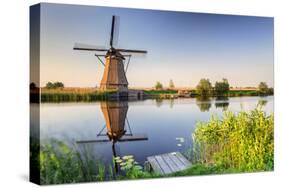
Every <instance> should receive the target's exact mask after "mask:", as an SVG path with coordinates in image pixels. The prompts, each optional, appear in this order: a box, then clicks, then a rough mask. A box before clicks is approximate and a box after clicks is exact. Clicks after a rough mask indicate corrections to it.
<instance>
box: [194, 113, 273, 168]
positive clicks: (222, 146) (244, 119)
mask: <svg viewBox="0 0 281 188" xmlns="http://www.w3.org/2000/svg"><path fill="white" fill-rule="evenodd" d="M273 130H274V119H273V114H271V115H269V116H268V115H266V114H265V112H263V111H262V110H261V109H255V110H253V111H251V112H239V113H238V114H234V113H232V112H226V113H225V114H224V116H223V118H222V119H219V118H218V117H212V119H211V120H210V121H209V122H202V123H199V124H198V125H197V128H196V130H195V132H194V135H193V137H194V148H193V160H194V161H196V163H199V164H205V165H215V166H216V167H218V168H220V169H223V170H225V171H228V170H232V171H235V172H256V171H268V170H273V167H274V163H273V161H274V139H273V135H274V134H273Z"/></svg>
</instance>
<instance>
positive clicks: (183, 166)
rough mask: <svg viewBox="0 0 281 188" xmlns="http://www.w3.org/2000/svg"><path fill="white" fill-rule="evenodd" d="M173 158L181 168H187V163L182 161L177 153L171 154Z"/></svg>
mask: <svg viewBox="0 0 281 188" xmlns="http://www.w3.org/2000/svg"><path fill="white" fill-rule="evenodd" d="M170 157H171V159H172V160H173V161H174V163H176V165H177V166H178V168H179V170H184V169H186V167H185V164H184V163H182V162H181V161H180V160H179V158H178V157H177V156H176V154H175V153H171V155H170Z"/></svg>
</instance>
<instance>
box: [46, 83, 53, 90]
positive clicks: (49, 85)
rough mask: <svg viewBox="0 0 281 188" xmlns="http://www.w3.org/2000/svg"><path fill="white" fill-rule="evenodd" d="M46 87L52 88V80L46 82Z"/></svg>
mask: <svg viewBox="0 0 281 188" xmlns="http://www.w3.org/2000/svg"><path fill="white" fill-rule="evenodd" d="M46 88H47V89H53V88H54V85H53V83H52V82H48V83H47V84H46Z"/></svg>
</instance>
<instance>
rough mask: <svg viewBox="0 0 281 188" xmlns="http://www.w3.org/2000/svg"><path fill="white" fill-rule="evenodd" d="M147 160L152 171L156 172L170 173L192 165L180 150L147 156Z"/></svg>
mask: <svg viewBox="0 0 281 188" xmlns="http://www.w3.org/2000/svg"><path fill="white" fill-rule="evenodd" d="M147 160H148V162H149V164H150V166H151V167H152V169H153V171H154V172H155V173H157V174H162V175H165V174H171V173H174V172H178V171H181V170H185V169H187V168H190V167H191V166H192V163H191V162H190V161H188V160H187V159H186V158H185V157H184V156H183V155H182V154H181V153H180V152H171V153H165V154H161V155H155V156H150V157H147Z"/></svg>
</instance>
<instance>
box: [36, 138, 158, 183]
mask: <svg viewBox="0 0 281 188" xmlns="http://www.w3.org/2000/svg"><path fill="white" fill-rule="evenodd" d="M38 161H39V165H40V184H43V185H44V184H45V185H46V184H61V183H76V182H90V181H105V180H123V179H137V178H153V177H159V176H158V175H155V174H154V173H151V172H146V171H144V170H143V168H142V166H140V165H139V164H138V163H137V162H136V161H135V160H134V157H133V156H131V155H129V156H123V157H117V158H115V159H113V162H114V163H115V161H116V162H117V168H118V169H120V173H118V174H116V172H115V169H114V168H113V167H112V166H109V167H106V166H105V165H104V164H103V163H101V162H100V161H99V160H97V159H94V158H93V156H91V155H90V153H89V152H81V151H80V152H78V151H77V150H76V149H72V148H70V147H69V146H68V145H66V144H64V143H63V142H61V141H57V140H52V141H51V143H50V144H41V146H40V154H39V160H38Z"/></svg>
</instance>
